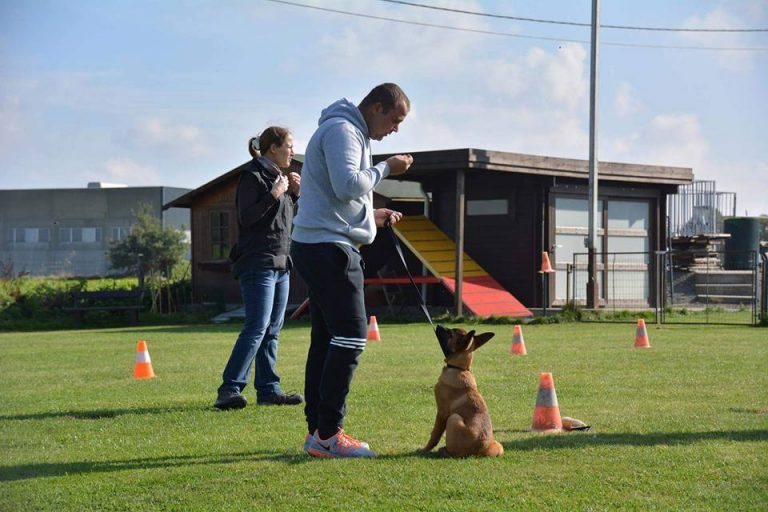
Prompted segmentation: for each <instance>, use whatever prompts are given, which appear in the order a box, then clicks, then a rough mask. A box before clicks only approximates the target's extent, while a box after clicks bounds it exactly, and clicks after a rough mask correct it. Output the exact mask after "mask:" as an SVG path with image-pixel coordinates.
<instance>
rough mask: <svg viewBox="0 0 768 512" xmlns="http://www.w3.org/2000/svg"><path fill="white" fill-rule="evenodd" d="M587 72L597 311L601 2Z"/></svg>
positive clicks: (592, 290) (591, 299)
mask: <svg viewBox="0 0 768 512" xmlns="http://www.w3.org/2000/svg"><path fill="white" fill-rule="evenodd" d="M590 57H591V62H590V68H589V236H588V237H587V258H588V262H587V273H588V274H589V276H588V278H587V307H588V308H596V307H597V306H598V304H599V296H600V290H599V287H598V284H597V200H598V194H597V183H598V169H597V133H598V122H597V121H598V119H597V118H598V116H597V114H598V101H597V98H598V94H597V92H598V89H597V83H598V77H599V74H598V62H599V57H600V0H592V49H591V54H590Z"/></svg>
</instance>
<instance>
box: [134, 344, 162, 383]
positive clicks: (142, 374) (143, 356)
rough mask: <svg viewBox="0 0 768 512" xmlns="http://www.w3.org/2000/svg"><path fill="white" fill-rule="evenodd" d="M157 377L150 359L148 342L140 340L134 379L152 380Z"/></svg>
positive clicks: (137, 348)
mask: <svg viewBox="0 0 768 512" xmlns="http://www.w3.org/2000/svg"><path fill="white" fill-rule="evenodd" d="M153 377H157V375H155V371H154V370H153V369H152V360H151V359H150V358H149V351H148V350H147V342H146V341H144V340H139V343H138V344H137V345H136V364H135V365H134V367H133V378H134V379H151V378H153Z"/></svg>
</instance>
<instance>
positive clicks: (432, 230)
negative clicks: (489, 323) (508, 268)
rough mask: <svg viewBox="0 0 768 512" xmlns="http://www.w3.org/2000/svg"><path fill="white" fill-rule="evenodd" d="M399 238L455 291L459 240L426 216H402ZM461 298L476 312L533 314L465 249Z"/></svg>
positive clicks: (483, 314) (396, 228) (485, 314)
mask: <svg viewBox="0 0 768 512" xmlns="http://www.w3.org/2000/svg"><path fill="white" fill-rule="evenodd" d="M393 228H394V229H395V233H396V234H397V236H398V238H400V240H401V241H402V243H403V244H405V245H406V246H407V247H408V249H410V250H411V252H412V253H413V254H414V255H415V256H416V257H417V258H419V260H420V261H421V262H422V263H423V264H424V266H425V267H427V269H429V271H430V272H431V273H432V274H433V275H434V276H435V277H437V278H439V279H440V280H441V281H442V283H443V285H444V286H445V287H446V288H447V289H448V290H449V291H450V292H451V293H454V294H455V293H456V272H455V269H456V257H455V256H456V244H455V243H454V242H453V240H451V239H450V238H448V236H447V235H446V234H445V233H443V232H442V231H441V230H440V228H438V227H437V226H436V225H435V224H434V223H432V221H430V220H429V219H427V218H426V217H423V216H413V217H410V216H409V217H403V218H402V219H401V220H400V221H399V222H398V223H397V224H395V225H394V226H393ZM463 263H464V280H463V282H462V287H463V290H462V298H461V300H462V302H463V303H464V305H465V306H466V308H467V309H468V310H469V311H471V312H472V313H473V314H475V315H477V316H491V315H495V316H513V317H525V316H533V313H531V312H530V311H529V310H528V308H526V307H525V306H523V305H522V304H521V303H520V301H519V300H517V299H516V298H515V297H514V296H513V295H512V294H511V293H509V292H508V291H506V290H505V289H504V288H503V287H502V286H501V285H500V284H499V283H498V282H497V281H496V280H495V279H494V278H493V277H491V276H490V275H489V274H488V272H486V271H485V270H483V268H482V267H480V265H478V264H477V262H476V261H475V260H473V259H472V258H470V257H469V256H468V255H467V254H466V253H465V254H464V255H463Z"/></svg>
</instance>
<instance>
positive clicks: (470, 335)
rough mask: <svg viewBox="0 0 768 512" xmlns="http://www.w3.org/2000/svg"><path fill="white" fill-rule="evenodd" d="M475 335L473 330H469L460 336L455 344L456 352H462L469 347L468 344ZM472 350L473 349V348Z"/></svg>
mask: <svg viewBox="0 0 768 512" xmlns="http://www.w3.org/2000/svg"><path fill="white" fill-rule="evenodd" d="M474 337H475V331H469V332H468V333H467V334H465V335H464V336H462V338H461V339H460V340H459V342H458V343H457V344H456V345H457V348H458V350H457V352H464V351H465V350H467V349H468V348H469V347H470V344H471V343H472V339H473V338H474ZM473 350H474V349H473Z"/></svg>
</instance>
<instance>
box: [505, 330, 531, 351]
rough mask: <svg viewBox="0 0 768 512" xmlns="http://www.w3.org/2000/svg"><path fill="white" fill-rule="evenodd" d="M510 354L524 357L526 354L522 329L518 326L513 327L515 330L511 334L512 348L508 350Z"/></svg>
mask: <svg viewBox="0 0 768 512" xmlns="http://www.w3.org/2000/svg"><path fill="white" fill-rule="evenodd" d="M509 353H510V354H515V355H518V356H524V355H526V354H527V353H528V352H526V350H525V340H524V339H523V328H522V327H520V326H519V325H516V326H515V330H514V332H513V334H512V346H511V347H510V349H509Z"/></svg>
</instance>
